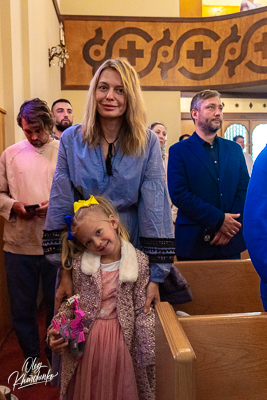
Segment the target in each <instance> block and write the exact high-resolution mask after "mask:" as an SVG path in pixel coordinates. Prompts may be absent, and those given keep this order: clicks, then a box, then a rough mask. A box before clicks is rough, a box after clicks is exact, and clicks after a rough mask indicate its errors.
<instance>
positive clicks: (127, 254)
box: [81, 239, 138, 282]
mask: <svg viewBox="0 0 267 400" xmlns="http://www.w3.org/2000/svg"><path fill="white" fill-rule="evenodd" d="M99 268H100V256H95V255H94V254H92V253H88V252H84V253H83V255H82V263H81V270H82V272H83V273H84V274H85V275H92V274H95V273H96V272H97V271H98V269H99ZM137 277H138V262H137V256H136V250H135V248H134V247H133V245H132V244H131V243H129V242H126V241H125V240H124V239H121V262H120V272H119V279H120V281H121V282H136V280H137Z"/></svg>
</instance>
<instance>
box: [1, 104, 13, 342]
mask: <svg viewBox="0 0 267 400" xmlns="http://www.w3.org/2000/svg"><path fill="white" fill-rule="evenodd" d="M4 149H5V111H4V110H2V109H0V153H2V152H3V150H4ZM3 230H4V219H3V218H2V217H0V348H1V346H2V344H3V343H4V340H5V338H6V336H7V335H8V333H9V332H10V330H11V326H12V325H11V313H10V304H9V296H8V292H7V283H6V271H5V264H4V253H3V245H4V243H3Z"/></svg>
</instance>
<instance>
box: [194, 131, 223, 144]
mask: <svg viewBox="0 0 267 400" xmlns="http://www.w3.org/2000/svg"><path fill="white" fill-rule="evenodd" d="M196 135H197V137H198V139H199V140H200V143H201V144H202V145H204V144H206V143H207V144H208V145H209V146H212V145H217V143H218V135H215V137H214V140H213V143H212V144H210V143H209V142H207V141H206V140H204V139H202V138H201V137H200V136H199V135H198V134H197V132H196Z"/></svg>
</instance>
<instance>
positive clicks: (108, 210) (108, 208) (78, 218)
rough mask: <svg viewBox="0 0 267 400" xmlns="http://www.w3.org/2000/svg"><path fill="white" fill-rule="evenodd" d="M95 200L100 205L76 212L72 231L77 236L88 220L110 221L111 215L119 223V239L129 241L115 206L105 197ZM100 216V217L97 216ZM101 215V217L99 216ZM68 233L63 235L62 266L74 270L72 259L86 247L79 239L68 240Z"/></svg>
mask: <svg viewBox="0 0 267 400" xmlns="http://www.w3.org/2000/svg"><path fill="white" fill-rule="evenodd" d="M95 199H96V200H97V201H98V203H99V204H92V205H90V206H89V207H81V208H79V210H78V211H76V213H75V215H74V217H73V220H72V224H71V231H72V233H73V234H74V235H75V233H76V232H77V231H78V229H79V227H80V226H81V225H82V223H83V222H85V221H86V220H90V219H91V220H101V221H103V220H104V221H108V220H109V217H110V215H113V216H114V217H115V219H116V221H117V224H118V227H117V229H116V231H117V234H118V236H119V237H121V238H123V239H124V240H126V241H127V242H128V241H129V233H128V231H127V229H126V228H125V226H124V225H123V223H122V222H121V221H120V217H119V213H118V211H117V209H116V208H115V207H114V206H113V204H112V203H111V202H110V201H109V200H107V199H106V198H105V197H103V196H95ZM96 214H98V216H96ZM99 214H100V215H99ZM67 236H68V232H67V231H64V232H63V233H62V255H61V260H62V266H63V268H65V269H71V268H72V259H73V258H74V257H77V256H79V255H81V254H82V253H83V252H84V251H85V250H86V247H85V246H84V245H83V244H82V243H80V242H79V241H78V240H77V239H75V240H68V238H67Z"/></svg>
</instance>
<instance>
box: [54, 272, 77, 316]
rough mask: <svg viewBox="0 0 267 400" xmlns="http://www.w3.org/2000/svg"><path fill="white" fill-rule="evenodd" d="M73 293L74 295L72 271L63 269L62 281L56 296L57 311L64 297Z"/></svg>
mask: <svg viewBox="0 0 267 400" xmlns="http://www.w3.org/2000/svg"><path fill="white" fill-rule="evenodd" d="M72 295H73V285H72V279H71V271H67V270H66V269H63V270H62V278H61V282H60V285H59V288H58V290H57V293H56V297H55V311H56V312H57V311H58V309H59V307H60V305H61V303H62V300H63V299H64V297H66V296H67V298H69V297H71V296H72Z"/></svg>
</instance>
